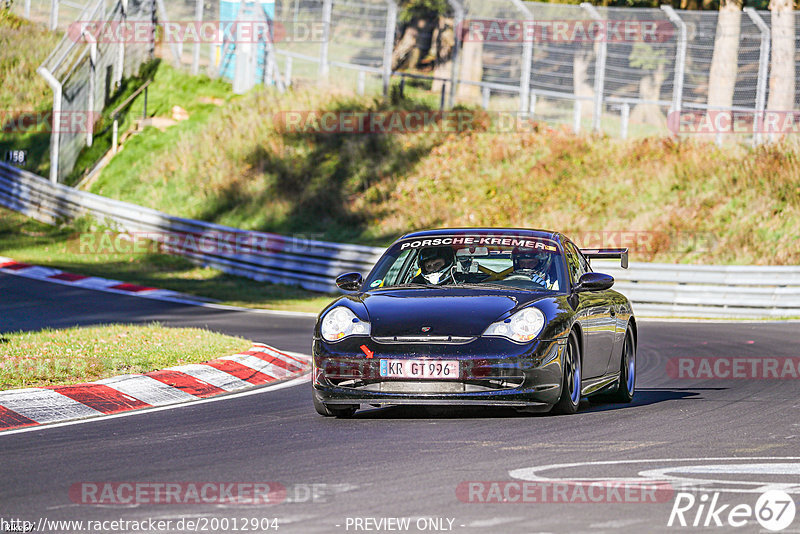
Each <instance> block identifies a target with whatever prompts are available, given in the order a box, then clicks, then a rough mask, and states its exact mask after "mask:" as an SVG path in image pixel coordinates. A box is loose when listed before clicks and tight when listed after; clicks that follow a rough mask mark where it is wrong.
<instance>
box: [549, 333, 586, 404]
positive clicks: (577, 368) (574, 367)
mask: <svg viewBox="0 0 800 534" xmlns="http://www.w3.org/2000/svg"><path fill="white" fill-rule="evenodd" d="M562 369H563V373H562V374H563V378H562V382H561V397H559V399H558V402H557V403H556V404H555V406H553V413H555V414H563V415H569V414H573V413H576V412H577V411H578V405H579V404H580V403H581V354H580V349H579V348H578V341H577V340H576V339H575V334H570V335H569V340H568V341H567V348H566V349H565V351H564V364H563V366H562Z"/></svg>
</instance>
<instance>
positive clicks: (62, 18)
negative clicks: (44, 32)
mask: <svg viewBox="0 0 800 534" xmlns="http://www.w3.org/2000/svg"><path fill="white" fill-rule="evenodd" d="M90 3H91V2H90V1H88V0H14V2H13V3H12V4H11V9H12V11H13V12H14V13H15V14H16V15H18V16H20V17H25V18H26V19H28V20H32V21H35V22H38V23H40V24H46V25H47V26H48V27H49V28H50V29H51V30H55V29H62V30H63V29H65V28H66V27H67V26H68V25H69V24H70V23H72V22H73V21H74V20H75V19H76V18H77V17H78V15H80V14H81V13H82V12H83V10H84V9H86V7H87V6H88V5H89V4H90Z"/></svg>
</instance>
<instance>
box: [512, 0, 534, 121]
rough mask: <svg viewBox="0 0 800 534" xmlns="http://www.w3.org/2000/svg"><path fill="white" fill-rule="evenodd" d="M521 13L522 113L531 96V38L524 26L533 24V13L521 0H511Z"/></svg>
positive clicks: (520, 97)
mask: <svg viewBox="0 0 800 534" xmlns="http://www.w3.org/2000/svg"><path fill="white" fill-rule="evenodd" d="M511 1H512V2H513V3H514V7H516V8H517V9H518V10H519V11H520V12H521V13H522V18H523V20H522V25H521V28H520V30H521V32H522V71H521V73H520V77H519V111H520V113H522V114H523V115H524V114H526V113H527V112H528V100H529V99H530V96H531V62H532V60H533V39H532V38H531V39H529V38H528V34H527V32H526V31H525V28H526V26H527V25H528V24H533V13H532V12H531V10H530V9H528V7H527V6H526V5H525V4H523V3H522V0H511Z"/></svg>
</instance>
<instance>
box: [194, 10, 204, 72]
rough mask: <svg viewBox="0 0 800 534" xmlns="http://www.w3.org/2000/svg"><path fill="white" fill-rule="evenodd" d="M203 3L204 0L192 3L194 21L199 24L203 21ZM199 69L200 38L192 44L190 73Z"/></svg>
mask: <svg viewBox="0 0 800 534" xmlns="http://www.w3.org/2000/svg"><path fill="white" fill-rule="evenodd" d="M203 3H204V0H195V3H194V22H195V24H197V25H198V27H199V25H200V23H202V22H203ZM199 70H200V39H198V40H197V42H196V43H195V44H194V54H193V55H192V74H194V75H197V73H198V72H199Z"/></svg>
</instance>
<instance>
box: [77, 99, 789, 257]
mask: <svg viewBox="0 0 800 534" xmlns="http://www.w3.org/2000/svg"><path fill="white" fill-rule="evenodd" d="M425 106H430V102H422V101H413V100H403V101H397V100H395V102H394V103H388V104H387V103H383V102H382V101H381V100H379V99H370V98H354V97H352V96H349V95H345V94H336V92H335V91H328V90H325V91H323V90H320V89H318V88H313V89H308V90H297V91H295V92H291V93H287V94H285V95H278V94H277V93H275V92H274V91H272V90H270V89H257V90H255V91H253V92H252V93H250V94H248V95H246V96H244V97H242V98H236V99H231V100H229V101H228V102H227V103H226V105H224V106H220V107H218V108H216V109H213V110H210V111H208V112H207V113H205V114H204V115H202V117H199V118H198V119H197V121H198V122H192V120H190V121H185V122H184V123H181V124H179V125H177V126H174V127H172V128H170V129H169V130H167V131H166V132H164V133H162V132H159V131H158V130H155V129H148V130H147V131H145V132H144V133H143V134H142V135H139V136H137V137H135V138H134V139H132V140H131V141H129V142H128V144H127V146H126V147H125V149H124V150H123V151H122V152H121V153H120V154H119V155H118V156H117V157H115V158H114V160H113V161H112V162H111V164H110V165H109V166H108V167H107V168H106V169H105V170H104V171H103V173H102V175H101V177H100V178H99V180H98V181H97V182H96V183H95V184H94V185H93V186H92V190H93V191H94V192H96V193H99V194H103V195H107V196H110V197H114V198H119V199H122V200H127V201H131V202H138V203H143V204H145V205H147V206H150V207H153V208H157V209H160V210H163V211H166V212H168V213H172V214H175V215H181V216H186V217H191V218H197V219H203V220H207V221H212V222H216V223H221V224H225V225H230V226H235V227H239V228H244V229H252V230H263V231H273V232H278V233H283V234H290V235H291V234H295V233H302V234H304V235H306V236H309V235H311V236H314V237H318V238H322V239H327V240H333V241H340V242H357V243H364V244H375V245H384V244H386V243H388V242H390V241H391V240H392V239H394V238H395V237H397V236H398V235H399V234H402V233H404V232H406V231H410V230H416V229H422V228H428V227H438V226H478V225H497V226H521V227H533V228H549V229H555V230H560V231H563V232H565V233H567V234H568V235H574V236H575V237H576V239H577V241H579V244H583V245H584V246H597V245H598V244H603V245H607V246H613V245H615V244H623V245H627V246H630V247H631V248H632V258H631V259H632V261H664V262H685V263H707V264H713V263H720V264H735V263H748V264H797V263H800V247H798V246H797V245H798V242H797V237H798V230H797V229H798V228H800V164H798V157H800V152H798V151H797V149H796V148H792V147H791V146H789V145H783V144H773V145H769V146H765V147H760V148H746V147H742V146H725V147H724V148H719V147H716V146H715V145H713V144H712V143H710V142H709V143H707V142H699V141H698V142H696V141H686V142H676V141H673V140H670V139H664V138H643V139H636V140H627V141H624V140H618V139H611V138H607V137H603V136H592V135H574V134H572V133H570V132H569V131H567V130H566V129H552V128H549V127H547V126H544V125H540V126H539V127H537V128H534V129H533V130H532V131H524V132H514V133H489V132H471V133H458V134H452V133H451V134H447V133H427V134H410V133H409V134H392V135H354V134H350V135H347V134H345V135H325V134H297V133H292V132H286V131H281V130H280V129H279V128H276V127H275V124H273V117H274V116H275V113H276V112H281V111H286V110H300V111H304V110H334V111H347V110H358V111H385V110H397V109H418V108H420V107H425ZM597 231H599V232H604V234H602V235H603V236H604V237H603V238H602V242H601V243H598V242H597V241H596V238H597V234H590V233H589V232H597ZM632 231H635V232H637V234H636V235H635V236H634V237H633V238H631V237H630V235H628V236H627V238H626V237H624V236H623V237H622V239H627V241H625V242H623V243H618V241H619V239H620V237H619V234H620V232H629V233H630V232H632ZM582 238H583V239H584V241H586V240H589V239H590V238H591V239H593V240H594V241H592V242H584V243H580V242H581V240H582ZM631 239H633V240H634V241H635V242H631Z"/></svg>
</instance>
